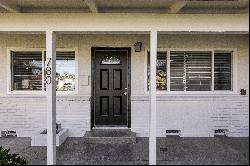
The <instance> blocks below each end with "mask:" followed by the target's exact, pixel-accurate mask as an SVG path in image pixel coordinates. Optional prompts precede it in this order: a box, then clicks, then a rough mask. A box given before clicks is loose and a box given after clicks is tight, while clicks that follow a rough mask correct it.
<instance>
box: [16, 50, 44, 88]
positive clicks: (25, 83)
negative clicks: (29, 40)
mask: <svg viewBox="0 0 250 166" xmlns="http://www.w3.org/2000/svg"><path fill="white" fill-rule="evenodd" d="M11 68H12V72H11V78H12V81H11V82H12V86H11V89H12V90H26V91H27V90H33V91H41V90H42V68H43V67H42V52H28V51H26V52H14V51H12V52H11Z"/></svg>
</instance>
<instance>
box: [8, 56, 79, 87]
mask: <svg viewBox="0 0 250 166" xmlns="http://www.w3.org/2000/svg"><path fill="white" fill-rule="evenodd" d="M45 54H46V52H44V53H43V51H11V91H46V85H45V82H44V80H43V78H44V77H43V73H44V72H43V70H44V65H45V61H44V60H45V59H46V57H45ZM56 54H57V55H56V83H57V91H75V89H76V88H75V87H76V72H75V71H76V66H75V51H57V52H56ZM43 55H44V57H43ZM43 87H44V88H43Z"/></svg>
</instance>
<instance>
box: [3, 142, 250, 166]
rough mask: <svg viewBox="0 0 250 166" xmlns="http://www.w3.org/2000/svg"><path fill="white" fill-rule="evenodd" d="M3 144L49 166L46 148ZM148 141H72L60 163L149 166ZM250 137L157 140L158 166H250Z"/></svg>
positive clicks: (62, 149)
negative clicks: (93, 142)
mask: <svg viewBox="0 0 250 166" xmlns="http://www.w3.org/2000/svg"><path fill="white" fill-rule="evenodd" d="M0 145H2V146H3V147H5V148H10V149H11V153H19V154H20V155H21V156H22V157H24V158H25V159H27V161H28V164H29V165H33V164H34V165H38V164H42V165H45V164H46V147H31V146H30V138H0ZM148 145H149V144H148V138H145V137H142V138H137V143H136V144H86V143H84V140H83V138H68V139H67V140H66V142H65V143H64V144H62V146H60V147H59V148H57V164H63V165H67V164H69V165H73V164H76V165H88V164H89V165H91V164H98V165H99V164H100V165H103V164H105V165H107V164H110V165H116V164H117V165H132V164H140V165H145V164H148ZM248 147H249V139H248V138H226V137H215V138H171V137H168V138H157V164H159V165H166V164H171V165H172V164H177V165H189V164H190V165H193V164H195V165H211V164H214V165H217V164H218V165H221V164H225V165H248V164H249V148H248Z"/></svg>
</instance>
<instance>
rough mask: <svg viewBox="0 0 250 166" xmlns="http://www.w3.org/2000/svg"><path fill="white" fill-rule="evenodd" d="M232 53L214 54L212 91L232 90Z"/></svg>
mask: <svg viewBox="0 0 250 166" xmlns="http://www.w3.org/2000/svg"><path fill="white" fill-rule="evenodd" d="M231 54H232V53H231V52H215V53H214V90H231V89H232V87H231V86H232V55H231Z"/></svg>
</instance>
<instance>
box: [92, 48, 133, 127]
mask: <svg viewBox="0 0 250 166" xmlns="http://www.w3.org/2000/svg"><path fill="white" fill-rule="evenodd" d="M92 51H93V59H92V60H93V63H92V64H93V65H94V66H93V67H94V69H93V68H92V70H93V71H92V74H93V79H94V80H93V82H94V86H93V93H94V94H93V95H94V96H93V97H94V126H128V97H129V95H130V94H129V85H128V58H129V50H128V49H117V48H114V49H111V48H106V49H105V48H94V49H93V50H92Z"/></svg>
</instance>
